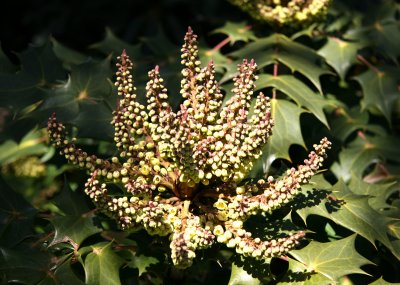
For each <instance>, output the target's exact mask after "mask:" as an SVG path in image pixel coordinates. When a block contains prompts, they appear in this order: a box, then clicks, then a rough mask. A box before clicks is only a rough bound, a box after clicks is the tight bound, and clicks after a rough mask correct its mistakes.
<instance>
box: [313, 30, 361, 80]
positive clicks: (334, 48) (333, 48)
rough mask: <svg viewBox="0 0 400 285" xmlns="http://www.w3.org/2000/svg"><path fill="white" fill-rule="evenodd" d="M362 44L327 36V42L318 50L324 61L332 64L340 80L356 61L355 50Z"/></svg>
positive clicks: (343, 78)
mask: <svg viewBox="0 0 400 285" xmlns="http://www.w3.org/2000/svg"><path fill="white" fill-rule="evenodd" d="M362 46H363V45H362V44H361V43H359V42H356V41H346V40H342V39H339V38H336V37H328V41H327V43H326V44H325V45H324V46H323V47H322V48H321V49H320V50H319V51H318V53H319V54H320V55H322V56H323V57H324V58H325V60H326V62H327V63H329V65H330V66H332V67H333V68H334V69H335V71H336V72H337V73H338V74H339V76H340V78H341V79H342V80H345V77H346V73H347V71H348V70H349V69H350V67H351V66H352V65H353V64H355V63H357V51H358V50H359V49H360V48H361V47H362Z"/></svg>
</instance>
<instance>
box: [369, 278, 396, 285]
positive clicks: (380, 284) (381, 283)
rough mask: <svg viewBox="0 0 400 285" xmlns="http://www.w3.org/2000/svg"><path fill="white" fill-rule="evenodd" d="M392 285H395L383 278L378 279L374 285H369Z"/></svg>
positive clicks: (372, 284) (370, 284) (371, 284)
mask: <svg viewBox="0 0 400 285" xmlns="http://www.w3.org/2000/svg"><path fill="white" fill-rule="evenodd" d="M390 284H392V285H393V283H390V282H387V281H385V280H384V279H383V278H382V277H381V278H379V279H377V280H375V281H374V282H372V283H369V285H390Z"/></svg>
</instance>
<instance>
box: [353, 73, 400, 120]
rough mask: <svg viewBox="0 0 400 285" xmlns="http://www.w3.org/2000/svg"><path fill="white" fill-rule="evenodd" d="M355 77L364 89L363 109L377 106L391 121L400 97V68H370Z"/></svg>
mask: <svg viewBox="0 0 400 285" xmlns="http://www.w3.org/2000/svg"><path fill="white" fill-rule="evenodd" d="M354 79H355V80H356V81H358V83H360V85H361V87H362V89H363V93H364V97H363V100H362V107H363V109H369V108H377V109H378V110H379V112H380V113H381V114H383V115H384V116H385V118H386V119H387V120H388V122H389V123H390V122H391V115H392V111H393V105H394V104H393V103H394V102H395V101H396V100H397V99H398V98H400V92H399V89H398V80H399V79H400V76H399V69H398V68H393V67H389V66H384V67H380V68H379V70H371V69H369V70H367V71H366V72H364V73H362V74H361V75H358V76H356V77H354Z"/></svg>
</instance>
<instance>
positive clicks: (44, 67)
mask: <svg viewBox="0 0 400 285" xmlns="http://www.w3.org/2000/svg"><path fill="white" fill-rule="evenodd" d="M19 57H20V60H21V70H20V71H18V72H17V73H15V74H9V73H6V74H0V86H1V87H0V105H2V106H6V107H9V108H12V109H13V110H15V111H19V110H21V109H23V108H25V107H27V106H29V105H31V104H33V103H37V102H39V101H40V100H42V99H43V98H44V96H45V92H44V91H43V88H44V87H48V86H53V85H54V84H55V83H56V81H57V80H62V79H64V78H65V77H66V74H65V71H64V70H63V68H62V64H61V62H60V61H59V59H58V58H57V57H56V56H55V54H54V52H53V49H52V46H51V44H50V43H49V42H47V43H46V44H45V45H43V46H41V47H31V48H29V49H28V50H26V51H25V52H23V53H21V54H20V56H19Z"/></svg>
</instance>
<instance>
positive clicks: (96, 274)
mask: <svg viewBox="0 0 400 285" xmlns="http://www.w3.org/2000/svg"><path fill="white" fill-rule="evenodd" d="M111 245H112V242H110V243H98V244H96V245H93V246H91V247H92V252H91V253H89V254H88V255H87V257H86V259H85V263H84V268H85V274H86V282H85V284H87V285H120V284H121V282H120V279H119V268H120V266H121V265H122V260H121V258H120V257H119V256H118V255H117V254H116V253H115V252H114V251H113V250H112V248H111Z"/></svg>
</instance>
